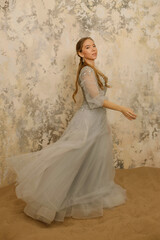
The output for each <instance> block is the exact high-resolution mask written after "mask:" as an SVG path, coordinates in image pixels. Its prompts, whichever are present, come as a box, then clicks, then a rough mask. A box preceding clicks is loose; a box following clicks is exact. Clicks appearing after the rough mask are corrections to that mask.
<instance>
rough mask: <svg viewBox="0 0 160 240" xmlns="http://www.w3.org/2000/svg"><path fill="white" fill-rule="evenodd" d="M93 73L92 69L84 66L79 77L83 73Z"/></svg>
mask: <svg viewBox="0 0 160 240" xmlns="http://www.w3.org/2000/svg"><path fill="white" fill-rule="evenodd" d="M91 72H94V70H93V68H92V67H90V66H84V67H83V68H82V69H81V71H80V75H82V74H83V75H84V74H85V73H91Z"/></svg>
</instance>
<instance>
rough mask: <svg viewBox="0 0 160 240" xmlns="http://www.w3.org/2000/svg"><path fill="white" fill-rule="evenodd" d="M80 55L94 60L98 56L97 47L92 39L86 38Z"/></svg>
mask: <svg viewBox="0 0 160 240" xmlns="http://www.w3.org/2000/svg"><path fill="white" fill-rule="evenodd" d="M79 55H80V56H81V57H83V58H84V59H88V60H94V59H96V58H97V48H96V45H95V43H94V42H93V41H92V40H91V39H86V40H85V41H84V43H83V47H82V52H79Z"/></svg>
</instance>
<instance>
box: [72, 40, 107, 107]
mask: <svg viewBox="0 0 160 240" xmlns="http://www.w3.org/2000/svg"><path fill="white" fill-rule="evenodd" d="M87 39H91V40H92V41H93V39H92V38H91V37H84V38H81V39H80V40H79V41H78V42H77V44H76V52H77V55H78V52H82V47H83V43H84V42H85V40H87ZM93 42H94V41H93ZM78 57H80V62H79V66H78V71H77V76H76V82H75V87H76V90H75V91H74V93H73V95H72V98H73V100H74V102H75V103H76V100H75V95H76V94H77V92H78V84H79V82H78V78H79V74H80V71H81V69H82V68H83V67H85V66H90V67H91V68H92V69H93V70H94V72H95V74H96V77H97V82H98V85H99V86H100V88H101V89H104V87H103V84H102V82H101V80H100V78H99V76H98V74H99V75H100V76H102V77H103V79H104V80H105V86H106V87H108V88H110V87H111V86H110V85H108V84H107V82H108V77H107V76H105V75H104V74H103V73H102V72H100V71H99V70H98V69H97V68H96V67H94V66H92V65H90V64H89V63H87V62H86V61H85V60H84V61H83V58H82V57H81V56H79V55H78Z"/></svg>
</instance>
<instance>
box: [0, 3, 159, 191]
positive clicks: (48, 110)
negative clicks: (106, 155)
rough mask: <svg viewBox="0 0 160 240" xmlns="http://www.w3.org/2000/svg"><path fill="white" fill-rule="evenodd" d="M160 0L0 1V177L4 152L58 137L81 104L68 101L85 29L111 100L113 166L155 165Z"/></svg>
mask: <svg viewBox="0 0 160 240" xmlns="http://www.w3.org/2000/svg"><path fill="white" fill-rule="evenodd" d="M159 12H160V1H159V0H157V1H155V0H149V1H147V0H137V1H136V0H133V1H128V0H123V1H122V0H118V1H114V0H110V1H104V0H99V1H98V0H97V1H95V0H88V1H87V0H85V1H81V0H76V1H75V0H74V1H72V0H66V1H63V0H56V1H55V0H45V1H43V0H27V1H25V0H17V1H16V0H10V1H8V0H6V1H5V0H4V1H2V0H0V39H1V44H0V63H1V64H0V73H1V74H0V83H1V84H0V156H1V157H0V162H1V166H0V171H1V172H0V184H1V186H3V185H6V184H8V183H10V182H12V180H13V178H14V175H13V173H12V172H9V171H8V168H7V166H6V164H5V157H6V156H10V155H15V154H18V153H24V152H30V151H36V150H40V149H41V148H43V147H45V146H46V145H47V144H50V143H53V142H55V141H56V140H58V138H59V137H60V136H61V134H62V133H63V131H64V129H65V128H66V126H67V124H68V122H69V120H70V119H71V118H72V117H73V115H74V113H75V112H76V110H77V109H78V108H79V107H80V105H81V103H82V92H81V90H80V91H79V93H78V95H77V96H76V99H77V104H74V102H73V100H72V97H71V96H72V94H73V91H74V82H75V77H76V71H77V66H78V62H79V59H78V57H77V56H76V53H75V45H76V42H77V41H78V40H79V38H81V37H84V36H91V37H93V39H94V40H95V43H96V45H97V48H98V58H97V59H96V62H95V63H96V66H98V67H99V69H100V70H102V71H103V72H104V73H105V74H106V75H107V76H108V77H109V83H110V84H111V85H112V88H111V89H108V90H107V94H108V97H109V100H110V101H113V102H115V103H117V104H120V105H124V106H128V107H131V108H132V109H133V110H134V111H135V113H136V114H137V115H138V117H137V119H136V120H135V121H129V120H128V119H127V118H125V117H124V116H123V115H122V114H121V113H119V112H116V111H113V110H107V111H108V119H109V122H110V124H111V126H112V131H113V143H114V160H115V167H121V168H133V167H138V166H143V165H145V166H154V167H160V163H159V161H158V160H159V158H158V154H160V145H159V142H160V137H159V135H158V134H159V129H160V128H159V126H160V107H159V103H160V94H159V89H160V15H159Z"/></svg>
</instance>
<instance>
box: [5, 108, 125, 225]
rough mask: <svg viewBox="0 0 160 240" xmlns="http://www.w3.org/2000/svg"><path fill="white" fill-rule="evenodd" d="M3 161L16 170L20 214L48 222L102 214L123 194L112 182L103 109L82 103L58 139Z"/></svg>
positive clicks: (121, 199)
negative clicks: (21, 201)
mask: <svg viewBox="0 0 160 240" xmlns="http://www.w3.org/2000/svg"><path fill="white" fill-rule="evenodd" d="M6 160H7V162H8V164H9V166H10V167H11V168H12V170H13V171H15V172H16V176H17V177H16V183H15V184H16V188H15V191H16V195H17V198H20V199H22V200H23V201H25V202H26V206H25V208H24V213H25V214H27V215H28V216H30V217H32V218H33V219H36V220H40V221H43V222H45V223H47V224H51V223H52V221H59V222H63V221H64V218H65V217H73V218H77V219H86V218H95V217H100V216H103V208H112V207H114V206H117V205H120V204H123V203H125V201H126V198H127V195H126V190H125V189H124V188H122V187H121V186H120V185H118V184H116V183H115V182H114V176H115V168H114V165H113V155H112V135H111V127H110V126H109V124H108V121H107V115H106V109H105V108H103V107H102V108H97V109H92V110H89V109H85V108H84V107H81V108H80V109H79V110H78V111H77V112H76V113H75V115H74V117H73V118H72V119H71V121H70V122H69V124H68V126H67V128H66V129H65V131H64V133H63V134H62V136H61V137H60V138H59V140H58V141H57V142H55V143H52V144H50V145H48V146H47V147H45V148H43V149H42V150H40V151H37V152H30V153H25V154H20V155H18V156H12V157H8V158H7V159H6Z"/></svg>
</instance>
